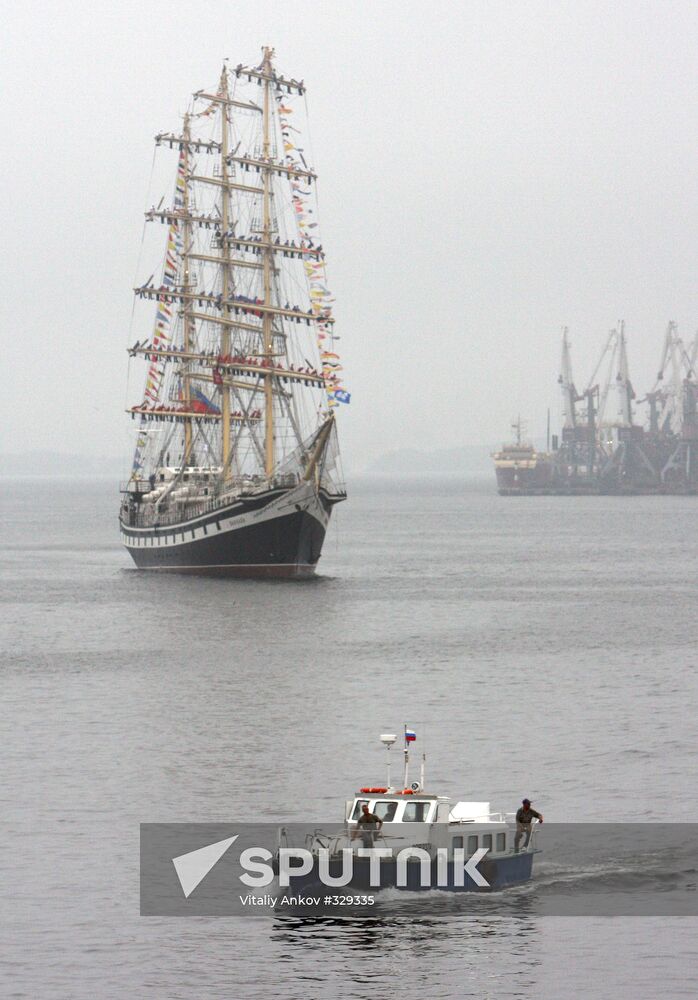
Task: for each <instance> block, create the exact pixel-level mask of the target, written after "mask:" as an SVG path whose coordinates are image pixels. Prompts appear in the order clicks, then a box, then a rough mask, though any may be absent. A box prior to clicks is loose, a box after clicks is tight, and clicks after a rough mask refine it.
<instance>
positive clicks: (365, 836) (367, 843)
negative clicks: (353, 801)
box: [351, 803, 383, 848]
mask: <svg viewBox="0 0 698 1000" xmlns="http://www.w3.org/2000/svg"><path fill="white" fill-rule="evenodd" d="M382 826H383V820H382V819H380V817H378V816H376V814H375V813H372V812H369V811H368V804H367V803H364V804H363V805H362V806H361V815H360V816H359V819H358V821H357V823H356V830H354V832H353V834H352V836H351V839H352V840H355V839H356V837H361V840H362V842H363V845H364V847H369V848H370V847H373V841H374V840H375V837H376V834H377V833H378V832H379V831H380V829H381V827H382Z"/></svg>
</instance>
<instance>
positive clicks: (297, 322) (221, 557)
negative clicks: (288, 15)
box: [120, 48, 350, 577]
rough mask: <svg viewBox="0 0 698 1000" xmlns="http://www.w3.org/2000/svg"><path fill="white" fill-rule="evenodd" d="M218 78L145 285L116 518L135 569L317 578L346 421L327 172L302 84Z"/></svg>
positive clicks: (199, 104)
mask: <svg viewBox="0 0 698 1000" xmlns="http://www.w3.org/2000/svg"><path fill="white" fill-rule="evenodd" d="M272 58H273V50H271V49H269V48H265V49H264V50H263V59H262V62H261V64H260V65H258V66H256V67H245V66H243V65H242V64H240V65H238V66H237V67H236V68H235V69H228V68H227V67H224V68H223V71H222V73H221V76H220V81H219V84H218V87H217V89H216V88H215V87H214V88H211V92H207V91H197V92H196V93H195V94H194V95H193V102H192V104H191V105H190V108H189V111H188V112H187V114H185V115H184V121H183V126H182V129H181V132H179V133H169V132H168V133H160V134H159V135H157V136H156V139H155V141H156V144H157V146H160V147H166V148H169V149H171V150H176V151H177V152H178V156H179V159H178V164H177V170H176V181H175V188H174V203H173V204H172V206H171V207H163V201H164V199H163V200H162V201H161V202H160V204H158V205H157V207H155V206H153V208H151V209H150V210H149V211H148V212H146V220H147V221H149V222H160V223H161V224H163V225H164V226H166V227H167V229H166V246H165V253H164V261H163V265H162V276H161V279H160V282H159V283H158V284H155V283H154V281H153V278H154V277H155V276H154V275H153V276H151V278H150V279H148V280H147V281H146V282H145V283H144V284H142V285H140V286H139V287H137V288H136V289H135V293H136V296H137V297H138V298H139V299H145V300H150V301H151V302H154V303H155V304H156V305H155V319H154V326H153V327H152V329H150V328H149V329H150V332H146V334H145V337H144V339H142V340H140V339H139V340H137V341H136V343H135V344H134V345H133V347H132V348H130V350H129V353H130V355H131V356H132V357H134V358H139V359H141V363H143V362H145V369H146V370H145V372H144V373H142V374H143V375H144V390H143V398H142V401H140V402H139V403H137V404H136V405H134V406H131V407H129V409H128V412H130V414H131V417H132V419H133V420H134V421H135V422H136V423H137V427H136V445H135V453H134V458H133V465H132V471H131V476H130V478H129V480H128V482H127V483H125V484H123V486H122V489H121V492H122V503H121V512H120V525H121V536H122V540H123V543H124V545H125V546H126V548H127V549H128V551H129V552H130V554H131V556H132V557H133V559H134V561H135V563H136V565H137V566H138V568H139V569H150V570H175V571H180V572H205V573H219V574H224V575H234V576H272V577H298V576H308V575H311V574H312V573H313V572H314V570H315V567H316V565H317V562H318V559H319V558H320V553H321V550H322V545H323V540H324V537H325V532H326V530H327V526H328V522H329V519H330V514H331V512H332V508H333V506H334V505H335V504H336V503H338V502H340V501H341V500H344V499H345V498H346V491H345V489H344V485H343V482H342V477H341V470H340V468H339V452H338V444H337V431H336V419H335V408H336V407H337V406H338V405H339V404H340V403H348V402H349V401H350V394H349V392H348V391H347V390H346V389H345V388H344V386H343V385H342V375H341V372H342V366H341V363H340V359H339V353H338V346H337V341H338V339H339V338H338V337H337V336H336V334H335V332H334V318H333V315H332V303H333V301H334V299H333V298H332V296H331V294H330V291H329V288H328V285H327V276H326V265H325V254H324V250H323V247H322V243H321V242H320V236H319V231H318V223H317V206H316V200H315V186H316V185H315V182H316V174H315V173H314V171H313V169H312V166H311V165H310V164H309V162H308V159H307V155H308V154H307V150H306V147H305V146H304V144H303V141H302V138H301V136H302V128H300V127H299V126H300V125H301V121H299V119H301V118H302V116H303V108H304V102H303V95H304V94H305V87H304V84H303V81H297V80H295V79H290V78H286V77H284V76H282V75H280V74H279V73H277V72H276V70H275V69H274V65H273V62H272Z"/></svg>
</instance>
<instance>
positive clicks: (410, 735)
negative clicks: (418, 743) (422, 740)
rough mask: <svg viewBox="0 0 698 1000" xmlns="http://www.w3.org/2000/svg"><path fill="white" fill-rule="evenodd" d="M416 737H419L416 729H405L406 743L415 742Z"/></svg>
mask: <svg viewBox="0 0 698 1000" xmlns="http://www.w3.org/2000/svg"><path fill="white" fill-rule="evenodd" d="M416 739H417V734H416V733H415V731H414V729H406V730H405V743H414V741H415V740H416Z"/></svg>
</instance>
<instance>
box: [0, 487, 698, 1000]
mask: <svg viewBox="0 0 698 1000" xmlns="http://www.w3.org/2000/svg"><path fill="white" fill-rule="evenodd" d="M0 490H1V499H2V509H1V518H2V538H3V546H2V562H1V565H0V616H1V629H2V631H1V636H2V648H3V650H4V653H3V662H2V673H1V675H0V676H1V680H2V715H1V719H2V730H3V741H2V746H3V768H2V780H1V781H0V805H1V813H0V815H1V817H2V827H3V831H4V834H5V836H4V837H3V850H2V857H3V874H2V891H3V896H4V903H3V916H4V918H5V919H4V921H3V929H2V936H3V948H2V962H3V970H2V976H3V985H2V993H3V995H5V996H9V997H32V998H33V997H44V996H51V997H76V998H83V997H85V998H87V997H100V998H105V1000H109V998H122V997H126V996H128V997H140V996H153V997H187V998H189V997H197V998H209V997H240V998H257V997H259V998H266V997H271V996H279V997H283V998H289V1000H291V998H296V997H298V998H304V1000H307V998H315V997H318V998H323V1000H324V998H330V997H339V998H345V997H346V998H349V997H368V996H376V995H388V996H392V995H399V996H401V997H404V998H407V1000H411V998H417V997H420V998H421V997H426V996H428V997H430V998H431V997H453V998H457V997H464V996H472V997H486V998H495V997H496V998H499V997H519V996H521V997H524V996H525V997H529V996H532V995H536V996H543V997H550V998H561V997H599V998H601V997H616V998H617V997H632V998H634V1000H637V998H654V997H656V996H658V995H659V994H660V993H661V994H662V995H664V996H667V997H681V996H686V997H688V996H694V995H695V979H694V977H695V973H696V954H697V951H698V949H697V948H696V944H695V940H696V933H697V931H698V927H697V922H696V920H693V919H689V918H674V919H658V918H623V919H621V918H614V919H609V918H606V919H604V918H583V919H575V918H561V919H553V918H536V917H535V916H531V917H530V919H529V918H526V919H520V918H517V919H514V918H506V917H493V916H490V915H484V914H480V915H477V914H475V915H473V914H472V912H460V911H459V910H457V909H455V910H454V909H453V907H449V908H448V909H447V910H444V909H440V908H439V907H438V906H435V907H434V909H433V911H432V912H429V911H428V909H427V911H426V912H425V910H424V908H423V907H421V906H420V908H419V911H418V915H414V914H412V913H410V910H409V907H407V908H406V907H405V905H404V899H403V901H402V902H401V904H400V906H398V907H396V908H395V910H394V911H391V909H390V907H389V906H388V907H386V908H385V909H384V910H383V911H382V912H381V914H380V915H379V916H377V917H371V918H368V919H366V920H364V921H361V922H350V923H343V922H340V921H334V922H320V923H317V922H316V923H307V922H303V921H300V920H296V921H294V920H290V919H288V918H283V919H282V918H279V919H275V920H273V919H270V920H267V919H251V918H250V919H238V918H229V919H219V920H214V919H205V918H197V919H184V920H182V919H179V920H177V919H161V918H148V919H146V918H141V917H139V915H138V905H139V904H138V836H139V829H138V826H139V823H140V822H143V821H146V822H151V821H173V822H176V821H231V820H236V819H237V820H240V819H254V820H260V819H263V820H268V821H272V822H275V821H280V822H283V821H290V820H306V819H308V818H309V817H317V818H318V820H336V819H340V818H341V815H342V808H343V806H342V803H343V800H344V798H345V797H346V796H348V795H350V794H351V793H352V791H353V790H354V789H355V788H356V787H357V786H359V785H362V784H365V783H369V784H373V783H375V782H379V781H382V779H383V754H382V750H381V748H380V745H379V744H378V742H377V736H378V734H379V733H381V732H384V731H386V730H399V727H400V726H401V725H402V723H403V722H409V723H411V724H413V726H414V728H416V729H417V731H418V734H419V738H420V739H421V740H423V741H426V747H427V751H428V777H429V784H430V785H431V786H432V787H434V788H436V789H437V790H439V791H440V792H442V793H444V794H452V795H454V796H460V797H465V798H475V799H489V800H490V801H491V802H492V803H493V806H495V807H497V808H505V809H512V808H514V807H515V806H516V804H517V803H518V801H519V800H520V799H521V798H522V795H524V794H528V795H529V796H530V797H531V798H532V799H533V800H534V801H535V803H536V805H537V806H538V807H539V808H540V809H541V810H542V811H543V812H544V813H545V815H546V820H561V821H562V820H564V821H575V820H585V821H589V820H592V821H593V820H599V821H600V820H612V821H621V820H646V821H650V820H669V819H673V820H682V821H689V820H690V821H692V822H698V802H697V801H696V788H697V787H698V766H697V763H696V752H695V708H696V704H698V670H697V667H698V645H697V643H696V639H697V638H698V618H697V616H696V613H695V608H696V593H697V590H698V586H697V583H698V535H697V534H696V531H695V527H694V526H695V523H696V517H697V515H698V501H696V499H695V498H680V497H673V498H649V497H648V498H603V497H590V498H581V497H580V498H556V497H551V498H539V499H527V498H522V499H505V498H499V497H497V496H496V495H494V492H493V490H492V488H491V485H490V483H489V482H483V483H467V482H461V481H456V480H450V481H436V480H434V481H429V482H421V483H419V482H412V483H410V482H401V483H388V482H369V481H366V480H364V481H357V482H354V483H352V484H351V499H350V501H349V502H348V503H347V504H344V505H342V506H341V507H339V508H338V509H336V510H335V517H334V520H333V525H332V528H331V532H330V535H329V537H328V539H327V541H326V545H325V551H324V555H323V558H322V561H321V569H320V575H319V577H318V578H317V579H316V580H315V581H311V582H307V583H264V582H258V581H256V582H249V583H246V582H234V581H224V580H206V579H192V578H187V577H182V578H178V577H176V576H149V575H143V574H139V573H137V572H135V571H134V570H132V569H131V566H130V562H129V559H128V556H127V555H126V554H125V553H124V552H123V551H122V550H121V548H120V546H119V542H118V537H117V525H116V512H117V507H118V497H117V495H116V487H115V484H113V483H111V482H107V481H96V482H92V481H84V482H75V481H73V482H65V481H59V480H57V481H53V482H47V481H41V480H34V481H28V480H24V481H21V480H16V481H11V480H5V481H4V482H3V483H2V484H1V485H0ZM570 872H571V875H572V876H574V877H577V878H579V879H580V880H582V881H583V880H584V878H585V872H584V870H583V866H582V865H581V864H580V865H579V866H577V869H575V862H574V859H570ZM541 884H542V885H544V884H545V869H544V867H542V868H541ZM537 891H541V890H540V889H539V890H537ZM415 913H417V911H416V910H415Z"/></svg>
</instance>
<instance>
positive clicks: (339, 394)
mask: <svg viewBox="0 0 698 1000" xmlns="http://www.w3.org/2000/svg"><path fill="white" fill-rule="evenodd" d="M334 398H335V399H336V400H337V402H338V403H351V393H350V392H347V391H346V390H345V389H335V391H334ZM412 739H416V737H415V736H413V737H412Z"/></svg>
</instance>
